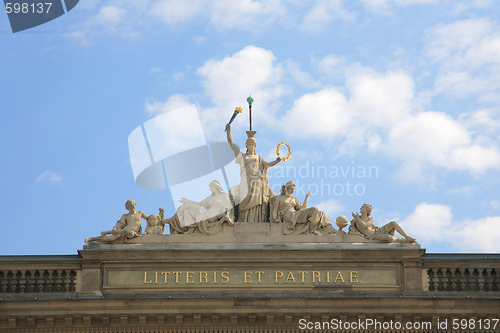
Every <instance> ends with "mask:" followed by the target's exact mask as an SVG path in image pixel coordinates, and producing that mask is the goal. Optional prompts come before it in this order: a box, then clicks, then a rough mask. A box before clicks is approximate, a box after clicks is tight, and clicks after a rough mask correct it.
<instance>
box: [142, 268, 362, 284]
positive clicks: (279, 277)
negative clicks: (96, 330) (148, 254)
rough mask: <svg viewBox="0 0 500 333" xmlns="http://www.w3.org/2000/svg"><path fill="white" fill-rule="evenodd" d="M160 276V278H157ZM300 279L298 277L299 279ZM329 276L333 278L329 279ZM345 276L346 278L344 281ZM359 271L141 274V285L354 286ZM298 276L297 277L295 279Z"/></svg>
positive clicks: (145, 272) (152, 272)
mask: <svg viewBox="0 0 500 333" xmlns="http://www.w3.org/2000/svg"><path fill="white" fill-rule="evenodd" d="M159 276H160V278H158V277H159ZM299 276H300V278H299ZM330 276H332V277H333V276H335V279H333V280H331V279H330ZM344 276H348V277H349V278H348V279H347V281H346V280H345V279H344ZM358 276H359V274H358V271H348V270H345V271H294V270H292V271H286V270H284V271H241V272H240V271H237V272H231V273H230V272H229V271H212V272H206V271H198V272H196V271H189V272H188V271H172V272H154V271H144V280H143V285H148V284H169V285H184V284H195V285H196V284H211V285H214V284H228V283H229V284H240V283H243V284H262V283H264V284H271V283H272V284H277V283H278V284H298V285H300V284H331V285H336V284H345V283H349V284H355V283H361V281H360V280H359V278H358ZM296 277H297V278H296Z"/></svg>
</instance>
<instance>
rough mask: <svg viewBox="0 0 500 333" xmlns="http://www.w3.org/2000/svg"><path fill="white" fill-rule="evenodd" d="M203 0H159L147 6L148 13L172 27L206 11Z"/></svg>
mask: <svg viewBox="0 0 500 333" xmlns="http://www.w3.org/2000/svg"><path fill="white" fill-rule="evenodd" d="M206 3H207V2H206V1H205V0H159V1H156V2H154V3H153V4H152V5H151V6H150V7H149V14H150V15H151V16H152V17H154V18H158V19H160V20H161V21H163V22H164V23H166V24H167V25H169V26H171V27H174V26H178V25H179V24H182V23H185V22H187V21H190V20H192V19H193V18H195V17H198V16H199V15H201V14H203V13H204V12H205V11H206V8H205V6H206Z"/></svg>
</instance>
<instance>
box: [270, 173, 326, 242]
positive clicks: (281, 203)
mask: <svg viewBox="0 0 500 333" xmlns="http://www.w3.org/2000/svg"><path fill="white" fill-rule="evenodd" d="M294 191H295V183H294V182H293V180H291V181H289V182H288V183H287V184H285V185H283V186H281V192H280V195H277V196H276V197H274V199H273V202H272V212H271V218H272V222H275V223H279V222H283V224H284V234H285V235H290V234H315V235H325V234H335V233H336V230H335V229H334V228H333V227H332V225H331V223H330V220H329V219H328V217H327V216H326V215H325V213H324V212H321V211H319V210H318V208H316V207H311V208H307V202H308V200H309V196H310V195H311V191H309V192H308V193H307V194H306V198H305V200H304V204H303V205H302V204H301V203H300V201H299V200H297V199H296V198H295V197H293V196H292V194H293V192H294Z"/></svg>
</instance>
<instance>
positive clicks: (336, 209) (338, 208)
mask: <svg viewBox="0 0 500 333" xmlns="http://www.w3.org/2000/svg"><path fill="white" fill-rule="evenodd" d="M309 206H310V207H312V206H314V207H316V208H318V209H319V210H320V211H323V212H325V214H326V216H328V218H329V219H330V222H331V223H332V225H333V226H334V227H335V219H336V218H337V217H338V216H339V214H341V213H342V210H343V209H344V207H342V205H341V204H340V203H339V202H338V201H337V200H335V199H330V200H327V201H322V202H320V203H319V204H312V205H309ZM348 220H349V218H348Z"/></svg>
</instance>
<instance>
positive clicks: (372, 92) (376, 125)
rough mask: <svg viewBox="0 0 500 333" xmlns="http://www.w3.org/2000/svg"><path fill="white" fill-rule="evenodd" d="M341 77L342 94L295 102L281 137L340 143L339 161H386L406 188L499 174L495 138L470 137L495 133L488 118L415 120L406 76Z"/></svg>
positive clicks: (363, 72)
mask: <svg viewBox="0 0 500 333" xmlns="http://www.w3.org/2000/svg"><path fill="white" fill-rule="evenodd" d="M334 59H335V58H332V57H329V58H325V59H323V60H325V62H326V63H328V62H331V60H334ZM323 60H320V61H318V63H321V62H322V61H323ZM333 65H334V66H336V61H333ZM343 70H344V73H345V76H346V88H347V91H346V92H343V91H340V89H339V88H324V89H322V90H319V91H317V92H314V93H309V94H306V95H303V96H301V97H299V98H297V99H296V100H295V101H294V104H293V106H292V108H291V109H290V110H289V111H288V112H287V113H286V115H285V116H284V117H283V119H282V120H281V121H280V124H281V125H282V129H283V130H284V131H287V133H295V136H297V137H300V138H325V139H327V140H328V141H332V140H336V141H340V144H338V145H337V146H336V149H337V151H338V152H340V154H354V153H355V152H357V151H359V150H360V149H365V148H368V150H369V151H371V152H374V153H384V154H385V155H386V156H389V157H390V158H391V159H393V160H398V161H400V162H401V163H402V165H401V169H400V170H398V172H397V173H396V175H397V176H398V177H400V178H402V179H405V180H407V181H417V180H421V179H422V177H423V176H427V177H429V176H432V175H433V174H434V173H435V172H436V170H438V169H444V170H466V171H470V172H472V173H475V174H480V173H484V172H485V171H487V170H490V169H495V168H498V167H500V152H499V151H498V146H497V143H496V142H495V140H494V138H493V139H492V138H489V137H488V136H486V135H485V134H487V133H486V132H484V131H478V132H475V131H473V130H471V127H472V126H475V127H476V128H477V126H479V125H478V122H480V125H482V127H484V126H487V125H484V124H483V123H485V122H487V123H488V124H489V125H488V126H490V127H495V125H494V123H493V124H491V122H489V120H491V119H493V118H492V117H493V113H494V112H493V111H491V110H490V111H488V112H486V111H484V110H482V111H477V113H473V114H472V115H471V114H468V115H467V116H465V115H464V116H461V117H458V119H454V118H453V117H451V116H450V115H448V114H446V113H443V112H435V111H425V112H424V111H420V112H417V111H416V110H417V109H419V104H418V96H416V94H415V84H414V81H413V79H412V78H411V77H410V76H409V75H408V74H406V73H404V72H402V71H390V72H387V73H384V74H381V73H377V72H375V71H373V70H372V69H370V68H364V67H361V66H359V65H350V66H347V67H345V68H344V69H343ZM348 96H349V97H348ZM492 133H493V132H492ZM491 135H494V134H491ZM431 178H432V177H431Z"/></svg>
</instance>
